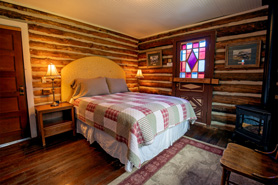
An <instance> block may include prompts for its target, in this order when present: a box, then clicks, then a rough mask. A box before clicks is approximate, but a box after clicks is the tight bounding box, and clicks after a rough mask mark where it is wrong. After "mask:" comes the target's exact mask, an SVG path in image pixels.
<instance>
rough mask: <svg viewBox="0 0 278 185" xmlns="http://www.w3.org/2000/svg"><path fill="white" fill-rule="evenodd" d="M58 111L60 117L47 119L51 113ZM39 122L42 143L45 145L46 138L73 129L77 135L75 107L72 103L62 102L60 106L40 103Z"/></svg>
mask: <svg viewBox="0 0 278 185" xmlns="http://www.w3.org/2000/svg"><path fill="white" fill-rule="evenodd" d="M55 113H58V114H59V115H61V116H59V117H55V118H52V119H45V120H44V117H47V116H49V115H51V114H55ZM36 114H37V124H38V129H39V134H40V136H41V138H42V145H43V146H45V138H46V137H49V136H53V135H56V134H60V133H63V132H67V131H70V130H72V131H73V136H75V120H74V107H73V105H72V104H70V103H60V104H59V106H56V107H51V106H50V105H40V106H37V107H36Z"/></svg>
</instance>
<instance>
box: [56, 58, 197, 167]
mask: <svg viewBox="0 0 278 185" xmlns="http://www.w3.org/2000/svg"><path fill="white" fill-rule="evenodd" d="M61 76H62V83H61V94H62V101H69V102H71V103H73V105H74V107H75V114H76V119H77V120H76V131H77V133H80V134H82V135H83V136H84V137H85V138H86V139H87V140H88V141H89V142H90V143H93V142H94V141H96V142H98V144H99V145H100V146H101V147H102V148H103V149H104V150H105V151H106V152H107V153H108V154H110V155H111V156H113V157H115V158H118V159H119V160H120V162H121V163H123V164H125V169H126V171H131V170H132V168H133V167H134V166H135V167H136V168H140V167H141V164H142V163H143V162H144V161H147V160H150V159H151V158H153V157H155V156H156V155H158V154H159V153H160V152H161V151H163V150H164V149H166V148H168V147H169V146H171V145H172V143H173V142H175V141H176V140H177V139H179V138H180V137H182V136H183V135H184V134H185V133H186V131H187V130H188V129H189V126H190V123H192V124H193V123H194V121H195V120H196V115H195V113H194V111H193V108H192V107H191V105H190V103H189V102H188V101H186V100H184V99H181V98H177V97H173V96H163V95H155V94H146V93H136V92H130V91H129V90H128V88H127V86H126V83H125V72H124V70H123V69H122V67H120V66H119V65H117V64H116V63H115V62H113V61H111V60H109V59H107V58H103V57H85V58H82V59H78V60H76V61H73V62H71V63H70V64H68V65H67V66H65V67H64V68H63V69H62V71H61ZM95 87H97V88H95ZM92 95H93V96H92Z"/></svg>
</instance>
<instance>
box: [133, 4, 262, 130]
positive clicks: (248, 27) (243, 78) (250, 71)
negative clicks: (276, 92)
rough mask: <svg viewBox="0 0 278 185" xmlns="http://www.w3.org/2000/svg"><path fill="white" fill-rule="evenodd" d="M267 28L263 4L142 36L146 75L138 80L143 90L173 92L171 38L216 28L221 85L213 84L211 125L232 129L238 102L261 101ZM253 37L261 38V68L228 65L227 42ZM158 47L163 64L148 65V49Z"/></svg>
mask: <svg viewBox="0 0 278 185" xmlns="http://www.w3.org/2000/svg"><path fill="white" fill-rule="evenodd" d="M266 29H267V7H262V8H259V9H256V10H253V11H249V12H244V13H239V14H235V15H232V16H227V17H222V18H218V19H215V20H210V21H206V22H201V23H197V24H195V25H191V26H186V27H184V28H181V29H177V30H173V31H169V32H166V33H162V34H158V35H154V36H151V37H147V38H144V39H140V41H139V45H138V48H139V55H138V67H139V68H140V69H142V73H143V75H144V77H145V78H144V79H141V80H140V81H139V88H140V92H147V93H157V94H166V95H172V67H171V66H167V62H168V61H169V62H171V61H172V57H173V42H172V40H173V39H175V38H176V37H178V36H181V35H186V34H191V33H198V32H202V31H209V30H215V31H216V51H215V60H214V78H216V79H219V81H220V84H219V85H215V86H214V87H213V100H212V101H213V103H212V122H211V125H212V126H215V127H218V128H224V129H233V128H234V125H235V120H236V109H235V106H236V105H240V104H253V105H256V104H260V99H261V91H262V80H263V66H264V56H265V42H266ZM254 40H261V41H262V47H261V48H262V49H261V61H260V67H258V68H245V69H228V68H225V47H226V45H227V44H230V43H240V42H248V41H254ZM155 50H162V58H163V67H162V68H155V69H150V68H147V64H146V52H149V51H155ZM173 62H175V61H173Z"/></svg>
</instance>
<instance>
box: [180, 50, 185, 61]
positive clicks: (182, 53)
mask: <svg viewBox="0 0 278 185" xmlns="http://www.w3.org/2000/svg"><path fill="white" fill-rule="evenodd" d="M185 52H186V50H181V61H185Z"/></svg>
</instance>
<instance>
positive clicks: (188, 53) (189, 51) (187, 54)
mask: <svg viewBox="0 0 278 185" xmlns="http://www.w3.org/2000/svg"><path fill="white" fill-rule="evenodd" d="M191 51H192V49H188V50H186V59H188V57H189V55H190V53H191Z"/></svg>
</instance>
